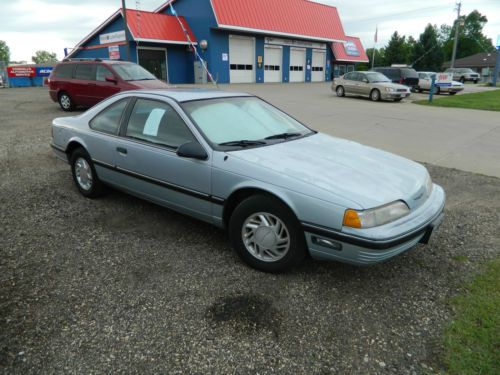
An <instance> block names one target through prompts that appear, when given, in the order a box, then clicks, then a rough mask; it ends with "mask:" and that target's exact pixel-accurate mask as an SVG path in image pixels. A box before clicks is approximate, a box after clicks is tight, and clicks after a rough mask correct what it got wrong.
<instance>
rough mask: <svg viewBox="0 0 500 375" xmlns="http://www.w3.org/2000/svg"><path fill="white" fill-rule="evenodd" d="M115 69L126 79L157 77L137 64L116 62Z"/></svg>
mask: <svg viewBox="0 0 500 375" xmlns="http://www.w3.org/2000/svg"><path fill="white" fill-rule="evenodd" d="M113 69H114V70H115V72H116V73H117V74H118V75H119V76H120V77H121V78H122V79H123V80H125V81H146V80H152V79H156V77H155V76H154V75H152V74H151V73H149V72H148V71H147V70H146V69H144V68H143V67H142V66H140V65H137V64H114V65H113Z"/></svg>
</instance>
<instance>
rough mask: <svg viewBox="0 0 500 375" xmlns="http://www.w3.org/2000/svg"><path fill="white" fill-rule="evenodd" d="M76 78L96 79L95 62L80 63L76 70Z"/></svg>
mask: <svg viewBox="0 0 500 375" xmlns="http://www.w3.org/2000/svg"><path fill="white" fill-rule="evenodd" d="M75 78H76V79H85V80H94V65H93V64H78V65H77V66H76V71H75Z"/></svg>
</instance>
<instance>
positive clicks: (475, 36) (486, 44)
mask: <svg viewBox="0 0 500 375" xmlns="http://www.w3.org/2000/svg"><path fill="white" fill-rule="evenodd" d="M487 22H488V18H487V17H486V16H483V15H482V14H481V13H479V12H478V11H477V10H473V11H472V12H470V13H469V14H468V15H467V16H462V17H460V20H459V23H460V28H459V32H458V46H457V56H456V57H457V59H459V58H462V57H466V56H470V55H474V54H476V53H480V52H494V51H495V47H494V45H493V42H492V40H491V39H490V38H488V37H486V35H484V34H483V28H484V26H485V25H486V23H487ZM462 24H463V26H462ZM455 27H456V22H455V25H453V27H451V28H450V29H449V30H450V34H449V37H448V39H447V41H446V42H445V44H444V47H443V51H444V55H445V59H446V60H451V55H452V53H453V39H454V36H455ZM441 28H442V30H443V27H441Z"/></svg>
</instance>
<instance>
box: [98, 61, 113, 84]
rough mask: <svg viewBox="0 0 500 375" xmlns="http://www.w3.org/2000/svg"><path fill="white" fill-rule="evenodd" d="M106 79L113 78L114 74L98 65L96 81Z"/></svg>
mask: <svg viewBox="0 0 500 375" xmlns="http://www.w3.org/2000/svg"><path fill="white" fill-rule="evenodd" d="M106 77H113V73H111V71H110V70H109V69H108V68H106V67H105V66H102V65H97V67H96V71H95V80H96V81H106Z"/></svg>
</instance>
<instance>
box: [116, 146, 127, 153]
mask: <svg viewBox="0 0 500 375" xmlns="http://www.w3.org/2000/svg"><path fill="white" fill-rule="evenodd" d="M116 151H118V152H119V153H120V154H126V153H127V149H126V148H123V147H117V148H116Z"/></svg>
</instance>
